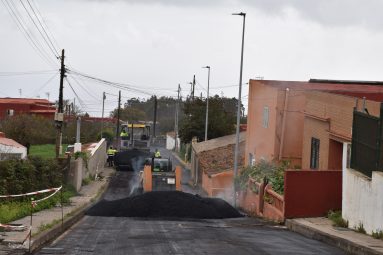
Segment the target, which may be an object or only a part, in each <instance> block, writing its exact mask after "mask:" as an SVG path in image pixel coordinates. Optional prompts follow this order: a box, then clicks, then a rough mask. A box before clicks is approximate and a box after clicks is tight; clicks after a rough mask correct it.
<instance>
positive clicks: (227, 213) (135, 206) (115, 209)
mask: <svg viewBox="0 0 383 255" xmlns="http://www.w3.org/2000/svg"><path fill="white" fill-rule="evenodd" d="M86 214H87V215H90V216H109V217H147V218H189V219H223V218H237V217H241V216H242V215H241V214H240V213H239V212H238V211H237V210H236V209H235V208H233V207H232V206H231V205H230V204H228V203H227V202H226V201H224V200H222V199H219V198H203V197H201V196H199V195H193V194H189V193H184V192H180V191H153V192H148V193H144V194H141V195H135V196H132V197H127V198H123V199H119V200H114V201H106V200H102V201H100V202H99V203H97V204H96V205H95V206H93V207H92V208H90V209H89V210H88V211H87V213H86Z"/></svg>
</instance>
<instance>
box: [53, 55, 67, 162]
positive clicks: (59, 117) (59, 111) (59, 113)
mask: <svg viewBox="0 0 383 255" xmlns="http://www.w3.org/2000/svg"><path fill="white" fill-rule="evenodd" d="M64 58H65V50H64V49H63V50H62V52H61V68H60V89H59V105H58V109H57V113H56V115H55V121H56V127H57V133H56V158H58V157H59V155H60V148H61V142H62V140H61V139H62V123H63V121H64V114H63V110H64V109H63V108H64V106H63V90H64V77H65V64H64Z"/></svg>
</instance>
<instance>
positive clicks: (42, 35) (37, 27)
mask: <svg viewBox="0 0 383 255" xmlns="http://www.w3.org/2000/svg"><path fill="white" fill-rule="evenodd" d="M20 3H21V5H22V6H23V8H24V10H25V11H26V12H27V14H28V16H29V18H30V19H31V20H32V22H33V24H34V25H35V27H36V29H37V31H39V33H40V35H41V37H42V38H43V40H44V41H45V43H46V44H47V46H48V48H49V49H50V50H51V52H52V53H53V55H54V56H55V57H56V58H57V59H59V58H60V57H59V54H58V52H57V51H56V52H55V49H53V48H52V46H51V45H50V44H49V42H48V41H47V39H46V38H45V36H44V34H43V33H42V32H41V30H40V28H39V26H38V25H37V24H36V22H35V20H34V19H33V17H32V15H31V14H30V12H29V11H28V9H27V8H26V7H25V5H24V3H23V1H22V0H20ZM28 3H29V2H28Z"/></svg>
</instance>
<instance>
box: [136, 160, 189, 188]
mask: <svg viewBox="0 0 383 255" xmlns="http://www.w3.org/2000/svg"><path fill="white" fill-rule="evenodd" d="M148 161H150V162H147V163H146V164H145V166H144V170H143V171H142V173H141V174H142V177H141V178H142V179H141V180H142V188H143V191H144V192H149V191H169V190H179V191H181V177H182V169H181V167H180V166H177V167H176V168H175V169H174V170H173V169H172V164H171V161H170V159H165V158H154V157H153V158H150V159H148Z"/></svg>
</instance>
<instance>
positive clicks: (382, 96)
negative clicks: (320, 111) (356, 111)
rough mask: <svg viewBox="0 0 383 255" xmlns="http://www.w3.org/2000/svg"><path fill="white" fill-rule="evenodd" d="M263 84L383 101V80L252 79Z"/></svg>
mask: <svg viewBox="0 0 383 255" xmlns="http://www.w3.org/2000/svg"><path fill="white" fill-rule="evenodd" d="M252 81H256V82H257V83H261V84H263V85H267V86H271V87H274V88H278V89H283V90H285V89H287V88H289V89H290V90H318V91H327V92H331V93H335V94H341V95H348V96H353V97H360V98H362V97H366V99H369V100H373V101H378V102H382V101H383V86H382V85H383V82H377V81H344V80H318V79H311V80H310V81H309V82H306V81H276V80H252Z"/></svg>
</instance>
